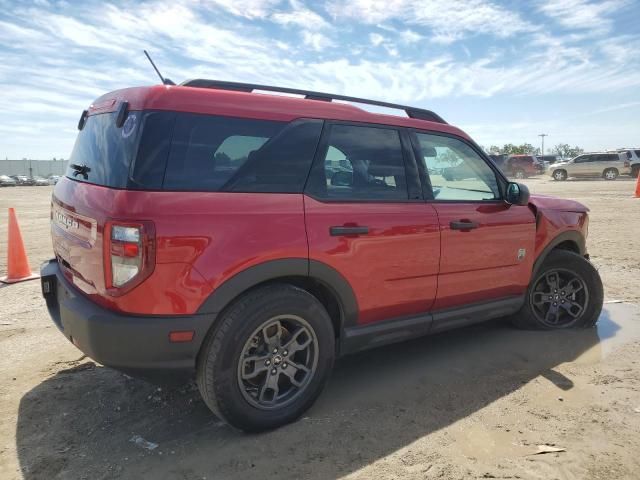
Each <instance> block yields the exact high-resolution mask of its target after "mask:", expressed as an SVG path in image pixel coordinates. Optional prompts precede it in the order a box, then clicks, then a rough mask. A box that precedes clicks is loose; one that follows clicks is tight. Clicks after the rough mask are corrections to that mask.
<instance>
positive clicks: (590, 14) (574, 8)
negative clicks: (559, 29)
mask: <svg viewBox="0 0 640 480" xmlns="http://www.w3.org/2000/svg"><path fill="white" fill-rule="evenodd" d="M628 4H629V1H628V0H599V1H592V0H544V1H543V2H542V3H541V4H540V6H539V10H540V11H541V12H542V13H544V14H545V15H547V16H549V17H551V18H553V19H554V20H555V21H556V22H558V23H559V24H560V25H562V26H563V27H566V28H572V29H590V30H591V31H593V32H596V33H601V32H608V31H609V30H611V26H612V24H613V22H612V20H611V19H610V18H609V17H608V15H610V14H612V13H614V12H616V11H618V10H619V9H621V8H622V7H624V6H625V5H628Z"/></svg>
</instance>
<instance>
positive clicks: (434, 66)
mask: <svg viewBox="0 0 640 480" xmlns="http://www.w3.org/2000/svg"><path fill="white" fill-rule="evenodd" d="M358 1H359V0H356V3H358ZM224 3H225V2H224V1H223V2H220V1H218V2H217V3H216V4H215V8H216V12H212V11H211V10H208V9H210V8H211V4H209V6H206V7H203V6H202V4H201V2H200V1H195V0H194V1H193V2H190V3H183V4H178V3H173V2H172V3H167V2H164V1H159V0H151V1H147V2H145V3H141V4H135V3H128V2H127V3H126V4H125V5H124V6H122V5H120V4H114V3H104V4H102V5H101V7H100V9H96V8H93V7H92V6H91V5H90V4H87V5H86V6H85V7H81V6H78V7H73V8H72V9H71V8H70V9H68V10H66V11H65V10H60V9H56V10H55V12H56V13H52V11H50V10H48V9H46V8H39V7H33V5H32V6H30V7H28V8H24V9H16V10H15V11H14V12H12V14H11V15H10V16H5V17H3V19H2V20H1V21H0V30H2V31H3V32H5V33H6V35H2V36H0V49H2V52H3V55H2V57H3V58H2V60H3V61H2V62H0V108H1V109H2V111H3V113H4V119H5V120H4V121H3V123H2V124H1V125H0V145H1V146H4V147H5V151H3V150H0V156H2V157H4V156H5V155H7V153H6V152H7V151H15V152H18V153H16V155H17V156H20V157H22V156H36V153H37V152H46V156H56V157H59V156H63V157H66V156H68V154H69V152H70V149H71V146H72V142H73V137H74V132H73V126H74V125H75V123H76V122H77V118H78V115H79V113H80V112H81V111H82V109H83V108H86V106H87V105H88V104H89V103H90V102H91V101H92V100H93V99H95V98H96V97H98V96H99V95H101V94H103V93H104V92H106V91H110V90H114V89H117V88H123V87H128V86H132V85H144V84H150V83H156V82H157V78H156V76H155V73H154V72H153V70H152V69H151V67H150V65H149V64H148V63H147V60H146V58H145V57H144V56H143V55H142V52H141V50H142V48H147V49H149V50H150V51H151V54H152V55H153V57H154V60H155V61H156V62H157V63H158V66H159V68H160V70H161V71H162V73H163V74H164V75H166V76H168V77H170V78H172V79H173V80H175V81H176V82H180V81H182V80H184V79H188V78H194V77H205V78H206V77H208V78H218V79H221V80H234V81H240V82H242V81H244V82H252V83H265V84H277V85H283V86H291V87H298V88H305V89H312V90H320V91H333V92H336V93H343V94H346V95H354V96H361V97H369V98H378V99H381V100H387V101H393V102H398V103H408V104H414V105H417V106H420V105H425V104H427V103H431V101H432V100H433V99H438V98H447V99H453V98H456V97H463V96H464V97H466V96H469V97H491V96H501V97H507V98H508V97H513V96H518V95H520V96H537V95H540V96H543V95H547V94H550V93H569V94H571V95H580V94H589V95H591V94H595V93H598V94H610V93H612V92H619V91H622V92H631V93H632V94H633V92H637V91H638V90H639V89H640V76H638V75H633V74H630V65H631V64H632V62H634V61H637V59H638V55H639V53H638V52H640V48H639V47H640V45H639V44H638V42H639V41H640V40H639V39H640V36H638V35H631V34H627V35H620V36H613V35H611V36H609V38H606V39H601V40H599V41H598V42H593V41H592V42H591V43H590V44H589V45H588V46H585V45H583V40H584V36H582V32H576V33H574V34H572V35H565V36H563V37H558V36H557V35H553V34H552V33H549V32H548V33H544V34H543V33H541V32H539V31H535V32H532V33H529V34H526V41H527V42H530V43H531V45H534V46H535V48H527V49H525V50H523V51H518V52H517V55H516V56H514V57H509V58H503V57H500V56H499V54H498V53H494V52H493V51H492V50H490V49H488V48H486V49H484V51H482V50H481V48H480V47H478V48H476V47H475V46H474V49H473V52H474V55H480V56H479V57H475V58H474V57H472V56H471V55H470V54H469V55H464V54H463V52H462V50H463V49H461V48H456V49H447V50H445V49H443V48H440V47H439V46H437V45H434V44H429V45H426V46H427V47H428V48H425V45H422V40H424V39H426V34H425V31H424V28H423V25H422V24H421V25H417V23H415V22H414V23H412V25H409V24H408V23H411V22H410V21H409V20H403V18H404V16H403V15H405V14H402V15H401V14H400V13H398V11H397V8H398V7H399V5H401V4H402V5H405V6H406V5H409V4H411V5H413V6H412V8H414V10H415V9H417V8H425V7H424V5H426V4H429V5H432V6H433V5H436V4H439V3H438V1H435V0H425V2H410V1H409V0H388V1H387V2H384V4H385V5H388V8H387V9H383V8H378V6H379V5H378V2H375V1H374V2H372V3H371V8H370V10H365V12H364V14H363V16H362V21H366V22H367V23H371V20H372V19H376V22H377V21H380V22H382V21H387V20H388V21H389V25H387V24H383V25H385V28H382V27H383V25H379V24H377V23H375V24H374V23H372V26H371V28H369V29H368V30H367V29H366V27H362V26H361V28H362V30H360V28H358V30H356V31H355V32H354V27H353V22H351V23H349V24H348V25H344V24H341V23H340V22H336V23H335V24H334V25H329V27H328V28H326V27H323V29H322V30H319V29H318V28H314V27H313V26H310V25H303V23H304V22H298V23H296V22H294V21H291V22H289V21H288V20H285V21H283V19H282V18H280V19H279V20H280V23H281V24H283V25H292V26H295V27H298V26H302V27H303V28H301V29H298V28H296V29H293V28H292V29H291V30H290V31H289V30H288V29H285V30H284V32H285V33H288V34H289V36H288V37H285V36H279V35H273V25H269V24H268V23H266V22H272V21H273V22H277V21H278V20H276V18H274V17H273V16H274V15H276V14H278V13H288V12H289V13H290V12H292V11H294V10H296V9H298V10H301V9H304V8H306V7H304V6H303V5H302V4H299V3H298V2H295V1H294V2H289V3H285V2H247V3H246V4H247V5H248V4H250V3H251V4H252V5H253V10H245V11H243V12H240V11H238V13H237V14H236V13H233V12H231V10H229V9H225V11H226V12H230V13H232V15H221V14H220V6H221V4H224ZM418 3H420V5H417V4H418ZM423 3H424V4H423ZM464 3H465V5H469V4H473V3H474V2H469V1H467V2H464ZM475 3H478V2H477V1H476V2H475ZM227 4H228V5H231V6H232V7H233V8H240V7H239V5H240V3H237V2H230V1H229V2H227ZM256 5H257V6H258V7H259V8H258V7H256ZM478 5H479V4H478ZM229 8H231V7H229ZM350 8H351V5H350V4H349V5H345V9H346V10H349V9H350ZM376 8H377V10H376ZM491 8H494V9H495V8H498V9H499V8H501V7H491ZM387 10H388V11H387ZM309 11H310V12H311V10H309ZM445 11H446V8H445ZM412 12H414V11H413V10H412ZM63 13H64V15H63ZM212 13H213V15H211V14H212ZM311 13H314V12H311ZM410 13H411V12H410ZM414 13H415V12H414ZM258 14H260V15H261V16H260V17H259V18H260V21H257V22H255V21H254V22H249V21H247V20H246V18H248V16H249V15H252V16H254V17H253V18H256V17H255V16H256V15H258ZM349 15H351V13H349ZM481 16H482V15H481ZM343 17H345V16H344V15H343ZM378 17H380V19H379V20H378ZM284 18H287V17H284ZM303 18H307V17H304V15H303ZM346 18H352V17H349V16H347V17H346ZM415 18H416V19H421V21H422V22H423V23H425V22H426V20H425V18H426V17H424V16H422V17H421V16H419V15H418V16H416V17H415ZM403 21H404V24H401V22H403ZM476 21H477V20H473V21H472V20H470V19H465V20H464V22H463V26H462V27H461V29H458V30H455V29H454V30H451V29H449V30H447V29H445V28H441V27H440V26H439V24H438V22H439V20H435V19H432V20H429V22H426V23H428V27H429V28H431V29H432V30H433V31H434V32H438V33H437V35H440V36H442V38H459V36H465V35H472V34H473V32H472V30H470V26H471V25H474V22H476ZM327 23H328V22H327ZM450 23H451V25H453V24H455V18H454V19H452V20H450ZM265 24H267V25H268V27H267V28H265ZM524 28H529V27H528V26H525V27H524ZM375 29H380V31H381V32H382V33H383V35H381V34H380V33H379V32H376V31H375ZM277 31H278V33H282V31H281V29H278V30H277ZM423 35H425V36H423ZM274 37H275V38H274ZM509 43H514V42H512V41H511V40H510V41H509ZM372 44H375V45H377V46H379V47H381V48H378V49H376V50H375V52H374V53H375V55H372V51H371V50H372V48H371V45H372ZM425 44H426V42H425ZM462 47H464V45H462ZM499 47H501V46H500V45H499ZM403 49H404V50H403ZM499 50H505V48H498V49H497V50H496V52H497V51H499ZM405 52H409V54H408V55H403V54H404V53H405ZM416 52H417V54H416ZM443 52H449V53H447V54H445V53H443ZM453 52H458V53H459V55H458V56H457V57H456V56H454V55H453ZM478 52H481V53H478ZM319 53H321V55H320V54H319ZM16 78H18V79H19V81H16ZM627 96H628V97H629V98H628V101H633V100H637V99H638V98H637V94H635V95H633V96H631V95H627ZM623 101H625V102H626V101H627V99H626V98H625V99H623ZM620 103H622V102H620ZM443 114H446V111H445V112H443ZM42 119H44V120H45V121H44V122H41V123H38V125H39V126H38V133H37V139H33V140H32V141H29V140H28V139H27V136H28V128H27V129H25V125H26V126H31V125H35V122H38V121H41V120H42ZM51 125H57V126H58V127H57V128H52V127H51ZM69 126H71V128H70V129H69V128H68V127H69ZM47 132H48V133H47ZM35 135H36V134H35V133H34V134H33V135H32V137H33V136H35ZM20 149H22V150H20ZM32 152H36V153H32Z"/></svg>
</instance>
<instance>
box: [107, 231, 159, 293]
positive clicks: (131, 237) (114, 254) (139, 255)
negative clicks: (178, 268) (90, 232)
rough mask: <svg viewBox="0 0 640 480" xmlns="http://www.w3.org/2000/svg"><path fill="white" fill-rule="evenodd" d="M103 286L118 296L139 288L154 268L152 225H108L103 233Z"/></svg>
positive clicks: (153, 234) (154, 254)
mask: <svg viewBox="0 0 640 480" xmlns="http://www.w3.org/2000/svg"><path fill="white" fill-rule="evenodd" d="M103 238H104V245H105V248H104V271H105V285H106V288H107V292H108V293H109V294H110V295H113V296H118V295H122V294H123V293H126V292H128V291H129V290H132V289H133V288H135V287H137V286H138V285H140V284H141V283H142V282H143V281H144V280H145V279H146V278H148V277H149V275H151V273H152V272H153V269H154V267H155V259H156V249H155V228H154V226H153V223H152V222H117V221H114V222H108V223H107V224H106V226H105V229H104V237H103Z"/></svg>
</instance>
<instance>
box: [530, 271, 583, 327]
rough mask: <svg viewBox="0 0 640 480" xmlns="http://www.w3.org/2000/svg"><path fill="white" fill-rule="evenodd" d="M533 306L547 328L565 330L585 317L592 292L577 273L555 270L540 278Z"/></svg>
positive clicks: (531, 294)
mask: <svg viewBox="0 0 640 480" xmlns="http://www.w3.org/2000/svg"><path fill="white" fill-rule="evenodd" d="M529 302H530V303H531V307H532V310H533V313H534V315H535V316H536V318H537V319H538V321H540V322H541V323H542V324H543V325H544V326H546V327H550V328H565V327H569V326H572V325H573V324H575V323H576V322H577V321H578V320H579V319H580V317H581V316H582V314H583V313H584V311H585V309H586V308H587V305H588V303H589V291H588V289H587V285H586V283H585V282H584V280H583V279H582V278H581V277H580V276H579V275H577V274H576V273H574V272H572V271H570V270H565V269H555V270H550V271H548V272H545V273H544V274H543V275H542V276H541V277H539V278H538V280H537V281H536V283H535V286H534V288H533V290H532V291H531V293H530V295H529Z"/></svg>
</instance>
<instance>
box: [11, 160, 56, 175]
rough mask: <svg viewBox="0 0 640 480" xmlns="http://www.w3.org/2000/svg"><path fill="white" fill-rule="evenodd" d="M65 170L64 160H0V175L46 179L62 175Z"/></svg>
mask: <svg viewBox="0 0 640 480" xmlns="http://www.w3.org/2000/svg"><path fill="white" fill-rule="evenodd" d="M66 170H67V161H66V160H0V175H26V176H28V177H48V176H49V175H64V172H65V171H66Z"/></svg>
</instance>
